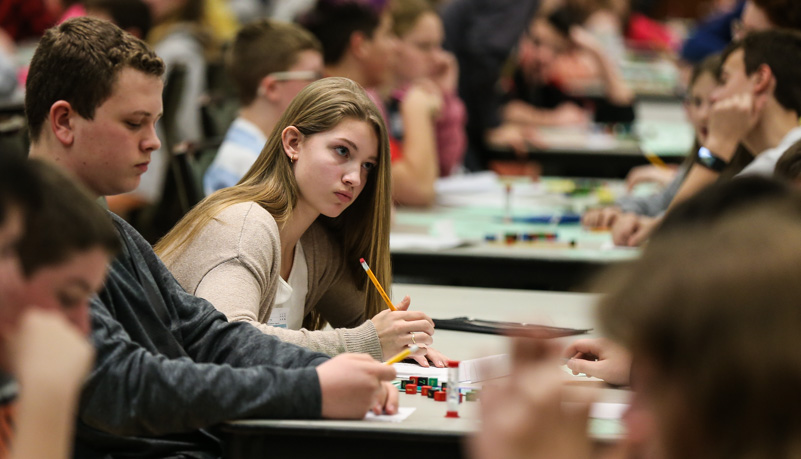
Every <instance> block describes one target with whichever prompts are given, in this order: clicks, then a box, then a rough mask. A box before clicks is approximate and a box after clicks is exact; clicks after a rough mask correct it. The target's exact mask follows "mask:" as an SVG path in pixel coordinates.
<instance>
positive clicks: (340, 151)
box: [334, 147, 350, 156]
mask: <svg viewBox="0 0 801 459" xmlns="http://www.w3.org/2000/svg"><path fill="white" fill-rule="evenodd" d="M334 150H336V152H337V154H338V155H339V156H348V154H349V153H350V150H348V147H334Z"/></svg>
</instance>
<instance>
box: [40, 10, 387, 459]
mask: <svg viewBox="0 0 801 459" xmlns="http://www.w3.org/2000/svg"><path fill="white" fill-rule="evenodd" d="M163 72H164V63H163V61H161V59H159V58H158V57H157V56H156V54H155V53H153V51H152V50H151V49H150V48H148V46H147V45H146V44H145V43H144V42H142V41H140V40H137V39H136V38H134V37H133V36H131V35H130V34H127V33H125V32H123V31H122V30H120V29H119V28H117V27H116V26H114V25H112V24H110V23H108V22H105V21H100V20H96V19H91V18H78V19H73V20H70V21H67V22H65V23H64V24H62V25H60V26H59V27H57V28H54V29H50V30H49V31H48V32H47V33H46V34H45V36H44V37H43V38H42V40H41V41H40V43H39V46H38V47H37V49H36V52H35V53H34V57H33V60H32V62H31V72H30V76H29V78H28V87H27V91H26V101H25V108H26V110H25V112H26V115H27V117H28V125H29V126H30V135H31V141H32V145H31V152H30V155H31V157H33V158H46V159H48V160H51V161H54V162H56V163H57V164H58V165H59V166H61V167H62V168H63V169H64V170H66V171H68V172H69V173H71V174H73V175H74V176H75V177H77V178H78V179H79V181H80V182H81V183H83V184H84V185H85V186H86V187H87V188H88V189H89V190H90V192H91V193H92V194H93V196H105V195H112V194H116V193H123V192H127V191H130V190H132V189H134V188H136V186H137V185H138V183H139V179H140V176H141V175H142V173H143V172H144V171H145V170H146V169H147V164H148V161H149V159H150V155H151V153H152V152H153V151H154V150H156V149H157V148H158V147H159V146H160V142H159V139H158V137H157V136H156V121H157V120H158V118H159V117H160V116H161V111H162V102H161V93H162V90H163V82H162V80H161V76H162V74H163ZM110 217H111V218H112V222H113V223H114V225H115V227H116V229H117V232H118V235H119V238H120V240H121V242H122V246H123V251H122V253H121V254H120V255H119V256H118V257H117V258H115V259H114V261H112V263H111V266H110V268H109V276H108V279H107V280H106V283H105V285H104V287H103V289H102V290H101V292H100V294H99V296H98V297H96V298H93V299H92V302H91V305H90V307H91V316H92V340H93V342H94V344H95V348H96V351H97V365H96V366H95V368H94V370H93V371H92V373H91V375H90V376H89V378H88V379H87V380H86V383H85V385H84V391H83V393H82V397H81V404H80V407H79V423H78V430H77V432H78V435H77V442H76V456H78V457H86V456H92V457H94V456H114V455H120V454H122V453H123V452H124V453H126V454H128V455H130V456H133V457H154V456H158V457H170V456H175V455H180V454H182V455H188V456H194V457H203V458H206V457H209V458H211V457H218V456H219V454H220V444H219V439H218V438H216V437H215V436H214V435H213V434H211V433H210V432H209V431H208V430H206V429H207V428H208V427H210V426H212V425H215V424H218V423H220V422H223V421H225V420H229V419H238V418H247V417H271V418H276V417H284V418H320V417H326V418H362V417H363V416H364V415H365V413H366V412H367V411H368V410H370V409H373V410H376V411H380V409H381V408H383V409H384V410H385V411H387V412H389V413H394V412H395V411H396V410H397V390H396V389H394V388H393V387H392V386H391V385H389V384H388V383H384V382H383V381H388V380H391V379H392V378H394V376H395V372H394V370H393V369H392V368H390V367H387V366H386V365H382V364H380V363H378V362H375V361H374V360H373V359H372V358H370V357H369V356H362V355H357V354H343V355H339V356H337V357H334V358H333V359H330V360H329V358H328V357H327V356H325V355H323V354H319V353H314V352H311V351H308V350H306V349H303V348H301V347H298V346H295V345H292V344H287V343H283V342H281V341H280V340H278V339H276V338H275V337H272V336H268V335H265V334H263V333H261V332H259V331H258V330H257V329H256V328H255V327H253V326H251V325H249V324H245V323H229V322H228V321H227V320H226V319H225V316H224V315H222V314H221V313H220V312H218V311H217V310H216V309H214V307H213V306H212V305H211V304H210V303H208V302H207V301H205V300H202V299H200V298H197V297H194V296H192V295H189V294H187V293H186V292H185V291H184V290H183V289H182V288H181V287H180V285H179V284H178V283H177V282H176V281H175V279H174V278H173V277H172V275H171V274H170V273H169V271H168V270H167V268H166V267H165V266H164V265H163V264H162V263H161V261H160V260H159V259H158V257H157V256H156V255H155V254H154V253H153V249H152V248H151V246H150V244H148V243H147V242H146V241H145V240H144V239H143V238H142V237H141V235H139V234H138V233H137V232H136V230H134V229H133V228H131V227H130V226H129V225H128V224H127V223H125V222H124V221H123V220H122V219H120V218H119V217H117V216H115V215H113V214H111V215H110ZM176 412H177V413H182V415H181V416H169V415H165V413H176ZM179 453H180V454H179Z"/></svg>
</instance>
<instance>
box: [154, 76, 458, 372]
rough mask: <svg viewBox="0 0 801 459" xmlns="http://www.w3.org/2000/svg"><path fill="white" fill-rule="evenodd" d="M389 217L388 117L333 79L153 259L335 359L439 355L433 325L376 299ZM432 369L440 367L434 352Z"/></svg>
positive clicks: (217, 300) (258, 322)
mask: <svg viewBox="0 0 801 459" xmlns="http://www.w3.org/2000/svg"><path fill="white" fill-rule="evenodd" d="M389 214H390V162H389V144H388V138H387V131H386V127H385V125H384V123H383V121H382V118H381V115H380V113H379V112H378V110H377V109H376V107H375V105H374V104H373V103H372V102H371V101H370V99H369V98H368V97H367V95H366V94H365V93H364V91H363V90H362V88H361V87H359V86H358V85H357V84H356V83H354V82H352V81H351V80H348V79H346V78H326V79H323V80H320V81H317V82H315V83H312V84H311V85H309V86H308V87H306V88H305V89H304V90H303V91H301V92H300V93H299V94H298V96H297V97H296V98H295V99H294V100H293V101H292V103H291V104H290V105H289V107H288V108H287V110H286V111H285V112H284V114H283V116H282V117H281V119H280V120H279V122H278V124H277V125H276V127H275V128H274V129H273V132H272V133H271V134H270V136H269V140H268V141H267V144H266V145H265V147H264V149H263V150H262V152H261V155H260V156H259V158H258V159H257V160H256V162H255V163H254V164H253V166H252V167H251V169H250V170H249V171H248V173H247V174H246V175H245V176H244V177H243V178H242V180H241V181H240V182H239V184H237V185H236V186H234V187H231V188H226V189H222V190H220V191H218V192H216V193H214V194H212V195H210V196H209V197H207V198H206V199H205V200H204V201H202V202H201V203H200V204H198V205H197V206H196V207H195V208H194V209H192V211H190V212H189V213H188V214H187V215H186V216H185V217H184V218H183V219H182V220H181V221H180V222H179V223H178V224H177V225H176V226H175V228H173V230H172V231H170V232H169V233H168V234H167V235H166V236H165V237H164V239H162V240H161V241H160V242H159V243H158V244H157V245H156V253H158V254H159V256H161V257H162V259H163V260H164V262H165V263H166V264H167V267H168V268H170V270H171V271H172V272H173V274H174V275H175V277H176V279H177V280H178V282H180V283H181V285H182V286H183V287H184V288H185V289H186V290H187V291H188V292H190V293H192V294H194V295H196V296H200V297H203V298H205V299H207V300H209V301H210V302H211V303H212V304H213V305H214V306H215V307H216V308H217V309H219V310H220V311H222V312H223V313H224V314H225V315H226V316H227V317H228V319H229V320H232V321H246V322H249V323H252V324H253V325H255V326H256V327H258V328H259V329H260V330H261V331H263V332H264V333H267V334H271V335H275V336H277V337H278V338H280V339H282V340H284V341H288V342H292V343H295V344H298V345H301V346H304V347H308V348H311V349H314V350H318V351H321V352H324V353H327V354H329V355H335V354H339V353H343V352H363V353H368V354H370V355H371V356H373V357H374V358H376V359H378V360H382V359H387V358H389V357H391V356H392V355H394V354H395V353H397V352H399V351H400V350H402V349H403V348H404V347H406V346H408V345H410V344H413V343H416V344H422V345H424V346H425V345H429V344H431V342H432V338H431V335H432V334H433V332H434V329H433V322H432V321H431V319H430V318H429V317H428V316H426V315H425V314H423V313H421V312H412V311H406V308H408V306H409V303H410V301H409V299H408V297H407V298H404V300H403V301H402V302H401V303H400V304H399V305H398V306H399V309H400V310H399V311H389V310H385V307H386V306H385V305H384V303H383V302H382V300H381V298H380V296H379V295H378V293H377V292H376V291H375V289H374V288H372V287H370V288H368V285H367V282H368V280H367V277H366V275H365V273H364V272H363V271H362V268H361V266H360V264H359V258H362V257H363V258H364V259H365V260H366V261H367V262H368V263H369V264H370V266H371V267H372V269H373V270H374V271H375V273H376V276H377V277H378V279H379V280H380V282H381V283H382V284H383V285H384V286H387V287H388V286H390V285H391V283H392V278H391V268H390V260H389ZM326 323H330V324H331V325H332V327H334V329H333V330H322V328H323V327H324V326H325V324H326ZM428 358H429V359H431V361H432V362H434V363H435V364H438V365H441V364H442V359H443V357H442V356H441V355H439V354H438V353H437V352H435V351H433V350H430V349H429V350H428ZM418 359H419V360H420V361H421V363H424V364H426V365H427V362H426V359H425V358H424V357H422V356H418Z"/></svg>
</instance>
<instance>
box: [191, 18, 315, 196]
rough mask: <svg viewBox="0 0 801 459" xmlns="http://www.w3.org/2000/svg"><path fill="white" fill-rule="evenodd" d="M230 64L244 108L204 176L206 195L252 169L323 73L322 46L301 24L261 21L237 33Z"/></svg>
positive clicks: (230, 184)
mask: <svg viewBox="0 0 801 459" xmlns="http://www.w3.org/2000/svg"><path fill="white" fill-rule="evenodd" d="M227 65H228V71H229V73H230V75H231V79H232V82H233V84H234V86H236V89H237V92H238V93H239V102H240V104H241V107H242V108H241V109H240V111H239V117H237V119H236V120H234V122H233V124H231V127H230V128H228V132H226V134H225V140H224V141H223V143H222V145H220V150H219V152H218V153H217V156H216V157H215V158H214V162H212V164H211V166H210V167H209V169H208V170H207V171H206V174H205V176H204V177H203V187H204V189H205V191H206V194H211V193H212V192H214V191H217V190H219V189H221V188H226V187H229V186H234V185H236V184H237V182H239V179H241V178H242V177H243V176H244V175H245V173H246V172H247V171H248V169H250V166H252V165H253V162H254V161H256V158H257V157H258V156H259V153H261V149H262V148H263V147H264V144H265V143H266V142H267V136H269V135H270V132H271V131H272V130H273V126H275V124H276V123H277V122H278V119H279V118H280V117H281V114H282V113H284V110H285V109H286V107H287V106H289V103H290V102H291V101H292V99H293V98H294V97H295V96H296V95H297V94H298V93H299V92H300V90H301V89H303V88H305V87H306V85H308V84H309V83H311V82H312V81H314V80H317V79H319V78H320V77H321V76H322V72H323V57H322V46H321V45H320V42H319V41H318V40H317V38H315V37H314V35H312V34H311V33H309V32H308V31H306V30H304V29H303V28H302V27H300V26H299V25H297V24H291V23H287V22H279V21H274V20H271V19H261V20H258V21H255V22H253V23H251V24H247V25H245V26H244V27H242V29H241V30H240V31H239V33H237V35H236V38H235V39H234V44H233V46H232V48H231V50H230V52H229V55H228V62H227Z"/></svg>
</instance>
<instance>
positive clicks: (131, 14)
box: [83, 0, 153, 39]
mask: <svg viewBox="0 0 801 459" xmlns="http://www.w3.org/2000/svg"><path fill="white" fill-rule="evenodd" d="M83 4H84V6H85V7H86V15H87V16H91V17H95V18H98V19H105V20H107V21H110V22H113V23H114V24H116V25H117V27H119V28H120V29H122V30H124V31H126V32H128V33H130V34H131V35H133V36H134V37H136V38H140V39H144V38H145V37H147V34H148V33H150V27H151V26H152V23H153V21H152V19H151V17H150V9H148V7H147V4H145V2H144V1H143V0H84V1H83Z"/></svg>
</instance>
